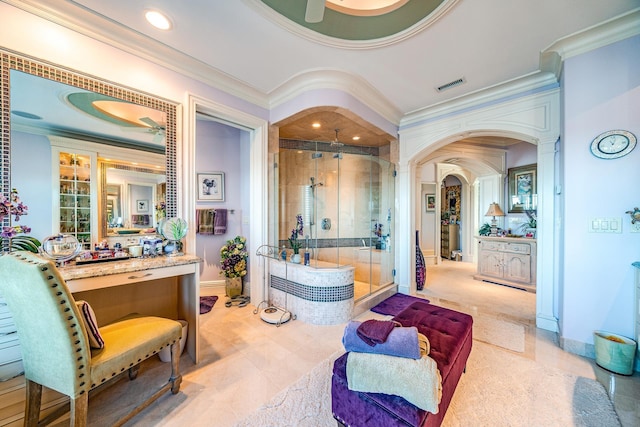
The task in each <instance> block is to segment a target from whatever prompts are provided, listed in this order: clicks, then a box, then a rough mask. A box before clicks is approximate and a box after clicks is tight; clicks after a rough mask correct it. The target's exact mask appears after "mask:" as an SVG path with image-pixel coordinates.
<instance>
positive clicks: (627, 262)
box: [559, 36, 640, 343]
mask: <svg viewBox="0 0 640 427" xmlns="http://www.w3.org/2000/svg"><path fill="white" fill-rule="evenodd" d="M638 70H640V37H639V36H636V37H633V38H630V39H627V40H624V41H621V42H618V43H615V44H613V45H610V46H607V47H603V48H600V49H597V50H595V51H592V52H589V53H586V54H583V55H580V56H577V57H573V58H569V59H567V60H566V62H565V64H564V76H563V82H564V85H563V88H562V89H563V103H564V111H563V114H564V129H563V135H562V138H561V150H562V152H563V153H562V158H563V159H564V172H563V177H561V180H563V181H564V185H563V187H564V188H563V194H564V212H565V213H564V219H563V222H564V235H563V242H562V244H563V245H564V249H563V250H562V252H561V253H562V257H563V258H564V259H563V260H562V259H561V261H564V262H563V271H562V272H561V281H562V285H561V286H562V292H561V296H560V301H559V310H560V313H559V314H560V323H561V324H560V327H561V335H562V337H563V338H565V339H568V340H574V341H578V342H583V343H592V342H593V336H592V333H593V331H594V330H599V329H602V330H606V331H609V332H615V333H619V334H623V335H626V336H629V337H632V336H633V330H634V323H633V319H634V317H633V316H634V301H633V296H634V290H633V283H634V282H633V280H634V276H633V275H634V271H633V268H632V266H631V263H632V262H634V261H639V260H640V233H631V232H630V225H631V224H630V218H629V216H628V215H627V214H625V211H628V210H630V209H632V208H634V207H636V206H640V190H638V184H639V183H640V148H636V149H635V150H634V151H632V152H631V153H630V154H629V155H627V156H626V157H623V158H620V159H615V160H602V159H598V158H596V157H594V156H593V155H591V153H590V151H589V147H590V144H591V141H592V140H593V139H594V138H595V137H596V136H598V135H599V134H600V133H602V132H605V131H609V130H613V129H623V130H628V131H630V132H632V133H633V134H635V135H636V136H640V72H639V71H638ZM594 217H615V218H620V219H622V233H616V234H613V233H589V232H588V228H587V227H588V224H589V220H590V219H591V218H594Z"/></svg>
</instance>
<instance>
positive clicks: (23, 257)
mask: <svg viewBox="0 0 640 427" xmlns="http://www.w3.org/2000/svg"><path fill="white" fill-rule="evenodd" d="M0 294H1V295H2V296H3V297H4V298H5V299H6V301H7V304H8V306H9V309H10V311H11V313H12V315H13V318H14V321H15V324H16V327H17V330H18V337H19V339H20V345H21V348H22V356H23V364H24V374H25V379H26V394H27V397H26V399H27V401H26V407H25V420H24V422H25V425H27V426H35V425H38V423H39V418H40V401H41V396H42V386H45V387H48V388H51V389H53V390H56V391H58V392H60V393H63V394H65V395H67V396H69V399H70V403H71V414H70V415H71V425H72V426H85V425H86V424H87V409H88V396H89V391H90V390H91V389H93V388H95V387H97V386H99V385H100V384H102V383H104V382H106V381H107V380H109V379H111V378H113V377H115V376H117V375H118V374H120V373H122V372H124V371H125V370H128V371H129V378H130V379H134V378H135V377H136V375H137V365H138V364H139V363H140V362H142V361H143V360H145V359H147V358H149V357H151V356H152V355H154V354H156V353H158V352H159V351H160V350H161V349H162V348H163V347H165V346H171V376H170V377H169V381H168V382H167V384H165V385H164V386H163V387H162V388H161V389H160V390H158V391H157V392H156V393H154V394H153V395H152V396H151V397H150V398H149V399H148V400H147V401H146V402H144V403H142V404H141V405H138V406H137V407H136V409H135V410H134V411H133V412H132V413H130V414H128V415H127V416H126V417H125V418H123V419H121V420H120V421H119V422H118V423H117V425H122V424H124V423H125V422H126V421H128V420H129V419H131V418H133V416H135V415H136V414H137V413H139V412H140V411H141V410H142V409H144V408H145V407H147V406H148V405H149V404H151V402H153V401H154V400H155V399H157V398H158V397H160V396H161V395H162V394H163V393H165V392H166V391H168V390H169V389H171V392H172V393H173V394H176V393H178V391H179V390H180V383H181V382H182V376H181V375H180V372H179V367H178V365H179V359H180V354H179V353H180V348H179V347H180V345H179V340H180V336H181V335H182V327H181V325H180V323H179V322H177V321H175V320H170V319H165V318H161V317H153V316H140V315H135V314H134V315H130V316H127V317H125V318H123V319H120V320H118V321H116V322H114V323H111V324H109V325H106V326H104V327H101V328H100V329H99V330H100V335H102V338H103V339H104V348H102V349H91V348H90V347H89V341H88V336H87V329H86V327H85V324H84V322H83V319H82V318H81V313H80V312H79V310H78V308H77V306H76V303H75V301H74V299H73V296H72V294H71V292H70V291H69V288H67V285H66V284H65V282H64V279H63V278H62V277H61V276H60V273H59V271H58V269H57V268H56V266H55V265H54V264H53V263H52V262H51V261H48V260H45V259H43V258H41V257H39V256H38V255H35V254H32V253H29V252H13V253H11V254H6V255H3V256H0ZM67 411H68V409H67V407H66V405H65V406H63V407H61V408H60V409H59V410H57V411H55V412H54V413H53V414H50V415H48V416H47V417H45V418H44V419H43V420H41V421H40V424H41V425H44V424H48V423H50V422H52V421H54V420H56V419H57V418H59V417H60V416H61V415H63V414H64V413H66V412H67Z"/></svg>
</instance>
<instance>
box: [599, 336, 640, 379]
mask: <svg viewBox="0 0 640 427" xmlns="http://www.w3.org/2000/svg"><path fill="white" fill-rule="evenodd" d="M593 344H594V346H595V350H596V363H597V364H598V366H601V367H603V368H605V369H607V370H609V371H611V372H615V373H617V374H622V375H631V374H633V363H634V359H635V355H636V345H637V343H636V342H635V341H634V340H632V339H630V338H627V337H623V336H622V335H618V334H612V333H610V332H604V331H595V332H594V333H593Z"/></svg>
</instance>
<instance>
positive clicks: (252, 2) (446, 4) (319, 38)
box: [242, 0, 460, 50]
mask: <svg viewBox="0 0 640 427" xmlns="http://www.w3.org/2000/svg"><path fill="white" fill-rule="evenodd" d="M242 1H243V2H244V3H245V4H247V5H248V6H250V7H251V8H252V9H254V10H255V11H256V12H258V13H259V14H261V15H262V16H264V17H265V18H266V19H268V20H269V21H271V22H274V23H275V24H277V25H279V26H280V27H282V28H284V29H285V30H287V31H289V32H291V33H293V34H295V35H297V36H300V37H303V38H305V39H307V40H309V41H312V42H314V43H318V44H321V45H325V46H330V47H335V48H341V49H353V50H356V49H375V48H379V47H385V46H390V45H392V44H395V43H399V42H401V41H403V40H406V39H408V38H410V37H413V36H415V35H416V34H418V33H420V32H421V31H423V30H425V29H427V28H428V27H429V26H431V24H433V23H434V22H436V21H437V20H438V19H440V18H441V17H442V16H443V15H445V14H446V13H447V12H448V11H449V10H450V9H452V8H453V7H454V6H455V5H456V4H457V3H458V2H459V1H460V0H445V1H443V2H442V3H441V4H440V5H439V6H438V7H437V8H435V9H434V11H433V12H431V13H430V14H429V15H427V16H426V17H425V18H424V19H422V20H421V21H419V22H417V23H416V24H414V25H412V26H411V27H409V28H407V29H406V30H404V31H400V32H398V33H396V34H393V35H391V36H388V37H381V38H378V39H373V40H344V39H339V38H336V37H329V36H326V35H324V34H321V33H318V32H316V31H313V30H310V29H309V28H306V27H303V26H302V25H300V24H297V23H295V22H294V21H292V20H290V19H289V18H287V17H285V16H283V15H281V14H280V13H278V12H276V11H275V10H273V9H271V8H270V7H269V6H267V5H266V4H265V3H263V2H262V1H260V0H242Z"/></svg>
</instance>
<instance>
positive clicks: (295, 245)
mask: <svg viewBox="0 0 640 427" xmlns="http://www.w3.org/2000/svg"><path fill="white" fill-rule="evenodd" d="M302 233H304V223H303V221H302V215H301V214H298V215H296V227H295V228H294V229H293V230H291V237H289V245H291V249H293V253H294V254H297V253H300V247H301V246H302V242H301V241H299V240H298V238H299V237H301V236H302Z"/></svg>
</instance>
